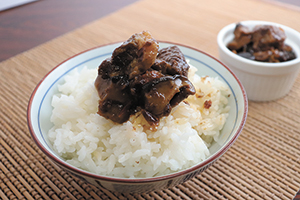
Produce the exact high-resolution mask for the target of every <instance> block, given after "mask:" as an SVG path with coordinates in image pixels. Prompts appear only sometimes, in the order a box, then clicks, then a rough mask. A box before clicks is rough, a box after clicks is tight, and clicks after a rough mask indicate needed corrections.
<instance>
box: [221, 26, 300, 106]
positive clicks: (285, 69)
mask: <svg viewBox="0 0 300 200" xmlns="http://www.w3.org/2000/svg"><path fill="white" fill-rule="evenodd" d="M240 23H241V24H242V25H245V26H247V27H249V28H250V29H252V28H253V27H254V26H256V25H266V24H267V25H273V26H278V27H281V28H282V29H283V30H284V31H285V33H286V36H287V39H286V40H285V43H286V44H288V45H290V46H291V47H292V48H293V50H294V52H295V54H296V57H297V58H296V59H294V60H291V61H287V62H281V63H265V62H259V61H253V60H249V59H246V58H243V57H241V56H238V55H237V54H235V53H233V52H231V51H230V50H229V49H228V48H227V47H226V46H227V44H228V43H229V42H231V41H232V40H233V38H234V34H233V32H234V29H235V26H236V23H233V24H229V25H228V26H225V27H224V28H223V29H222V30H221V31H220V32H219V34H218V37H217V42H218V46H219V57H220V60H221V61H222V62H223V63H225V64H226V65H227V66H228V67H229V68H230V69H232V70H233V72H234V73H235V74H236V75H237V76H238V78H239V79H240V80H241V82H242V83H243V85H244V87H245V89H246V91H247V96H248V98H249V100H253V101H271V100H276V99H279V98H281V97H284V96H285V95H286V94H287V93H288V92H289V91H290V89H291V88H292V86H293V84H294V82H295V79H296V77H297V75H298V72H299V69H300V33H299V32H297V31H295V30H294V29H291V28H289V27H287V26H284V25H281V24H277V23H273V22H266V21H241V22H240Z"/></svg>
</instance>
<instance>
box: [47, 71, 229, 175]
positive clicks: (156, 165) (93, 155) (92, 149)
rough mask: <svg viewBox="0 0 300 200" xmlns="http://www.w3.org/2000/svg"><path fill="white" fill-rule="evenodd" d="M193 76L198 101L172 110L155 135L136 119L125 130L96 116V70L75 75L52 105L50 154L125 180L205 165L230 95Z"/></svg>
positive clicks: (193, 99) (206, 79) (191, 99)
mask: <svg viewBox="0 0 300 200" xmlns="http://www.w3.org/2000/svg"><path fill="white" fill-rule="evenodd" d="M196 70H197V69H196V68H195V67H193V66H191V68H190V71H189V79H190V81H191V82H192V83H193V84H194V86H195V88H196V92H197V93H196V95H193V96H190V97H189V98H188V99H186V100H185V102H181V103H180V104H179V105H178V106H176V107H175V108H173V109H172V112H171V114H170V115H169V116H167V117H163V118H162V119H161V120H160V124H159V126H158V128H157V130H156V131H153V130H149V127H148V126H147V122H146V121H145V119H144V118H143V117H142V115H140V114H139V113H138V114H136V115H135V116H132V117H131V118H130V120H129V121H127V122H125V123H123V124H116V123H114V122H112V121H110V120H107V119H105V118H103V117H101V116H99V115H98V114H97V109H98V100H99V97H98V94H97V91H96V89H95V87H94V80H95V78H96V76H97V69H88V68H86V67H85V68H84V69H82V70H81V71H80V73H79V72H78V71H76V70H74V71H73V72H72V73H71V74H70V75H67V76H65V83H63V84H61V85H59V86H58V90H59V93H58V94H56V95H54V96H53V99H52V106H53V111H52V116H51V122H52V123H53V124H54V126H53V127H52V128H51V130H50V131H49V133H48V136H49V140H50V142H51V143H52V145H53V148H54V150H55V151H56V152H57V153H58V154H59V155H60V156H61V157H63V158H64V159H65V160H66V161H67V162H68V163H70V164H71V165H74V166H76V167H79V168H81V169H84V170H87V171H90V172H92V173H96V174H100V175H107V176H114V177H124V178H144V177H153V176H160V175H165V174H169V173H171V172H175V171H179V170H182V169H186V168H188V167H191V166H193V165H195V164H197V163H199V162H201V161H203V160H204V159H206V158H207V157H208V156H209V154H210V153H209V149H208V148H209V146H210V144H211V143H212V142H213V141H216V142H217V140H218V136H219V134H220V130H221V129H222V128H223V125H224V123H225V121H226V118H227V116H228V111H229V106H228V105H227V104H228V99H227V97H228V95H230V90H229V88H228V87H227V85H225V84H224V83H223V82H222V81H220V80H219V79H217V78H212V77H202V78H201V77H199V76H198V75H197V74H195V72H196ZM206 100H211V102H212V106H211V107H210V108H209V109H206V108H204V106H203V105H204V102H205V101H206ZM186 102H188V103H186Z"/></svg>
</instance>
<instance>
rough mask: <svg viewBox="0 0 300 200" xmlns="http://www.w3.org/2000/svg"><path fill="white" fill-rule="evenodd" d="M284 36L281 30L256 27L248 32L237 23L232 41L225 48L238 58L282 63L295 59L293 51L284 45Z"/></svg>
mask: <svg viewBox="0 0 300 200" xmlns="http://www.w3.org/2000/svg"><path fill="white" fill-rule="evenodd" d="M285 39H286V35H285V32H284V30H283V29H282V28H280V27H276V26H270V25H258V26H256V27H254V29H253V30H250V29H249V28H248V27H246V26H244V25H242V24H240V23H238V24H237V25H236V27H235V30H234V39H233V41H231V42H230V43H229V44H228V45H227V48H228V49H230V50H231V51H232V52H234V53H236V54H237V55H239V56H242V57H244V58H248V59H251V60H256V61H262V62H271V63H276V62H284V61H289V60H293V59H295V58H296V55H295V53H294V52H293V49H292V48H291V47H290V46H289V45H287V44H285V43H284V42H285Z"/></svg>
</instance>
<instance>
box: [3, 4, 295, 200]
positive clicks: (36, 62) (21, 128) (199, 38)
mask: <svg viewBox="0 0 300 200" xmlns="http://www.w3.org/2000/svg"><path fill="white" fill-rule="evenodd" d="M167 8H168V9H167ZM247 19H259V20H267V21H274V22H277V23H281V24H284V25H287V26H290V27H292V28H294V29H296V30H298V31H300V23H299V19H300V13H299V12H298V11H297V10H296V9H295V10H294V9H288V8H283V7H279V6H276V5H272V4H269V3H265V2H261V1H255V0H240V1H235V0H214V1H206V0H188V1H184V3H183V1H179V0H175V1H168V0H144V1H139V2H137V3H135V4H133V5H131V6H129V7H126V8H124V9H122V10H120V11H118V12H116V13H113V14H111V15H109V16H107V17H105V18H102V19H99V20H97V21H95V22H93V23H90V24H88V25H86V26H84V27H82V28H80V29H78V30H75V31H73V32H71V33H68V34H66V35H63V36H61V37H59V38H56V39H54V40H52V41H50V42H48V43H45V44H43V45H41V46H38V47H36V48H34V49H32V50H30V51H27V52H24V53H22V54H20V55H18V56H15V57H13V58H11V59H9V60H6V61H4V62H2V63H0V199H292V198H293V197H294V195H295V194H296V192H297V191H298V189H299V188H300V173H299V172H300V167H299V166H300V156H299V155H300V145H299V144H300V137H299V134H300V131H299V130H300V124H299V120H300V86H299V83H300V77H298V79H297V80H296V83H295V84H294V86H293V88H292V90H291V91H290V93H289V94H288V95H287V96H286V97H284V98H282V99H280V100H277V101H274V102H267V103H256V102H249V113H248V118H247V122H246V125H245V127H244V130H243V131H242V133H241V135H240V137H239V138H238V140H237V141H236V143H235V144H234V145H233V146H232V147H231V148H230V150H229V151H228V152H226V153H225V155H224V156H223V157H221V158H220V159H219V160H218V161H217V162H216V163H215V164H214V165H213V166H212V167H210V168H209V169H207V170H206V171H205V172H204V173H202V174H200V175H198V176H197V177H196V178H194V179H192V180H190V181H187V182H186V183H184V184H181V185H179V186H177V187H174V188H170V189H166V190H161V191H156V192H150V193H148V194H126V195H125V194H118V193H115V192H110V191H108V190H105V189H102V188H96V187H94V186H92V185H89V184H87V183H85V182H83V181H82V180H79V179H77V178H75V177H73V176H72V175H70V174H69V173H67V172H66V171H64V170H63V169H61V168H60V167H58V166H56V165H55V164H53V163H52V162H51V161H50V160H49V159H48V158H47V157H45V155H44V154H43V153H42V152H41V151H40V150H39V149H38V147H37V146H36V145H35V143H34V142H33V140H32V138H31V136H30V134H29V131H28V128H27V122H26V109H27V104H28V99H29V97H30V95H31V92H32V91H33V89H34V87H35V86H36V84H37V83H38V82H39V80H40V79H42V77H43V76H44V75H45V74H46V73H47V72H48V71H49V70H51V69H52V68H53V67H55V66H56V65H57V64H59V63H60V62H62V61H63V60H65V59H67V58H68V57H70V56H73V55H74V54H76V53H79V52H81V51H83V50H86V49H89V48H91V47H94V46H98V45H101V44H105V43H110V42H116V41H123V40H126V39H127V38H128V37H129V36H130V35H131V34H133V33H135V32H140V31H142V30H149V31H150V32H151V33H152V34H153V36H154V37H155V38H156V39H158V40H166V41H171V42H177V43H182V44H185V45H190V46H192V47H196V48H199V49H201V50H203V51H206V52H208V53H210V54H212V55H213V56H215V57H218V53H217V44H216V36H217V33H218V31H219V30H220V29H221V28H222V27H223V26H225V25H227V24H229V23H233V22H238V21H241V20H247Z"/></svg>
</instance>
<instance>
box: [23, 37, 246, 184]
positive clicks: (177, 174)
mask: <svg viewBox="0 0 300 200" xmlns="http://www.w3.org/2000/svg"><path fill="white" fill-rule="evenodd" d="M159 42H160V43H168V44H171V45H178V46H182V47H185V48H188V49H191V50H194V51H196V52H199V53H201V54H204V55H205V56H208V57H210V58H212V59H213V60H215V61H217V62H218V63H220V64H221V65H222V66H223V67H224V68H226V70H227V71H228V72H230V73H231V75H232V76H233V77H234V78H235V80H236V81H237V83H238V85H239V87H240V90H241V91H242V96H243V99H244V112H243V116H242V120H241V124H240V125H239V127H238V129H237V131H236V133H235V135H234V136H233V137H232V138H231V140H230V141H227V142H226V145H225V146H224V147H223V148H221V149H220V150H219V151H218V152H216V153H215V154H214V155H212V156H210V157H209V158H207V159H206V160H204V161H203V162H201V163H199V164H197V165H194V166H192V167H190V168H187V169H185V170H181V171H178V172H174V173H171V174H167V175H162V176H157V177H149V178H121V177H111V176H105V175H98V174H94V173H92V172H88V171H85V170H82V169H80V168H77V167H75V166H72V165H70V164H68V163H66V162H64V161H62V160H60V159H58V158H57V157H56V156H55V155H53V153H51V152H50V151H48V150H47V149H46V148H44V147H43V145H42V143H41V142H40V141H39V139H38V137H37V136H36V134H35V132H34V128H33V126H32V125H31V124H32V123H31V114H30V111H31V107H32V101H33V98H34V96H35V94H36V92H37V90H38V88H39V86H40V85H41V84H42V82H43V81H44V80H45V79H46V78H47V77H48V76H49V75H50V74H51V72H52V71H54V70H55V69H56V68H58V67H59V66H61V65H62V64H63V63H65V62H67V61H69V60H71V59H73V58H75V57H77V56H79V55H81V54H83V53H86V52H89V51H91V50H95V49H98V48H101V47H106V46H109V45H114V44H117V43H120V42H114V43H108V44H104V45H100V46H96V47H94V48H90V49H87V50H85V51H82V52H80V53H78V54H75V55H74V56H72V57H70V58H68V59H66V60H64V61H63V62H61V63H60V64H58V65H57V66H56V67H54V68H53V69H52V70H50V71H49V72H48V73H47V74H46V75H45V76H44V77H43V78H42V79H41V80H40V82H39V83H38V84H37V86H36V87H35V89H34V90H33V92H32V94H31V96H30V99H29V103H28V106H27V125H28V128H29V132H30V134H31V136H32V138H33V140H34V142H35V143H36V144H37V146H38V147H39V148H40V149H41V150H42V151H43V152H44V153H45V154H46V155H47V156H49V157H50V158H51V159H52V160H53V161H54V162H56V163H58V164H59V165H61V166H62V167H64V168H66V169H68V170H71V171H74V172H76V173H78V174H82V175H84V176H87V177H90V178H94V179H99V180H103V181H110V182H126V183H150V182H157V181H162V180H168V179H171V178H176V177H180V176H184V175H186V174H190V173H192V172H194V171H196V170H197V169H201V168H203V167H205V166H207V165H209V164H210V163H212V162H214V161H215V160H217V159H218V158H219V157H220V156H221V155H223V154H224V153H225V152H226V151H227V150H228V149H229V148H230V147H231V145H232V144H233V143H234V142H235V141H236V139H237V138H238V136H239V135H240V133H241V131H242V129H243V127H244V125H245V122H246V118H247V113H248V99H247V95H246V91H245V89H244V87H243V85H242V84H241V82H240V80H239V79H238V78H237V76H236V75H235V74H234V73H233V72H232V71H231V70H230V69H229V68H228V67H227V66H226V65H225V64H223V63H222V62H221V61H219V60H218V59H216V58H215V57H213V56H211V55H209V54H207V53H205V52H203V51H201V50H199V49H196V48H193V47H190V46H187V45H182V44H179V43H174V42H167V41H159ZM185 56H186V55H185ZM96 57H99V56H95V57H94V58H93V59H95V58H96ZM186 58H189V59H194V60H196V61H197V62H200V63H202V64H204V65H206V66H208V65H207V64H205V63H203V62H202V61H200V60H197V59H195V58H192V57H190V56H186ZM88 60H91V59H88ZM84 62H87V60H86V61H84ZM84 62H81V64H82V63H84ZM77 66H78V65H76V66H74V67H72V68H71V69H69V70H68V71H67V72H69V71H71V70H72V69H74V68H76V67H77ZM213 70H214V69H213ZM214 71H215V70H214ZM67 72H65V73H67ZM215 72H216V73H218V72H217V71H215ZM60 77H61V76H60ZM60 77H59V78H58V79H57V80H56V81H55V82H57V81H58V80H59V79H60ZM221 77H222V76H221ZM223 80H225V79H223ZM225 81H226V80H225ZM52 85H54V83H53V84H52ZM52 85H51V87H52ZM227 85H229V84H228V83H227ZM231 91H232V89H231ZM46 94H47V93H46ZM43 99H44V97H43ZM41 104H42V103H41ZM39 109H40V108H39ZM237 111H238V109H237ZM236 120H237V119H236ZM235 123H236V122H235Z"/></svg>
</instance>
